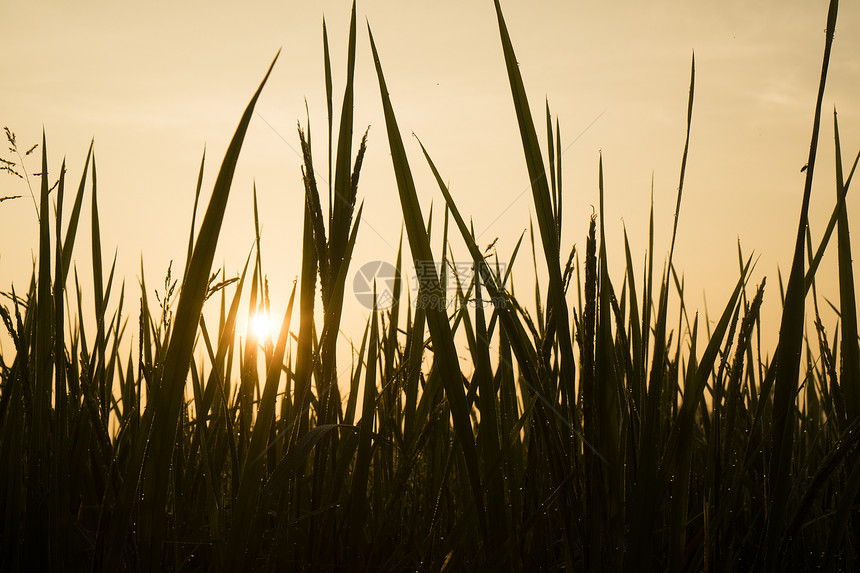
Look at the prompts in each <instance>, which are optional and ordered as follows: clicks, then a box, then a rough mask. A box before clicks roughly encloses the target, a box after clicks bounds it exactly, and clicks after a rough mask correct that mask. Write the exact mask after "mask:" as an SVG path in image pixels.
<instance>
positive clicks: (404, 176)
mask: <svg viewBox="0 0 860 573" xmlns="http://www.w3.org/2000/svg"><path fill="white" fill-rule="evenodd" d="M368 34H369V35H370V47H371V50H372V51H373V61H374V63H375V65H376V75H377V77H378V79H379V91H380V95H381V97H382V107H383V110H384V112H385V126H386V129H387V132H388V143H389V146H390V148H391V158H392V162H393V164H394V174H395V178H396V180H397V190H398V192H399V194H400V206H401V209H402V211H403V220H404V223H405V226H406V235H407V238H408V240H409V247H410V249H411V251H412V259H413V261H415V264H416V265H422V266H426V267H427V268H422V280H423V284H422V285H421V288H422V290H423V293H424V295H425V296H426V297H429V298H425V302H422V303H419V307H423V308H424V309H425V312H426V319H427V326H428V327H429V329H430V337H431V339H432V340H433V353H434V357H435V363H436V364H438V365H439V367H440V368H441V377H442V383H443V384H444V386H445V394H446V396H447V397H448V402H449V403H450V405H451V416H452V418H453V422H454V432H455V435H456V437H457V441H458V442H459V443H460V446H461V450H462V452H463V458H464V461H465V464H466V468H467V471H468V476H469V481H470V484H471V489H472V497H473V501H474V503H475V507H476V508H477V512H478V528H479V531H480V533H481V535H482V537H484V538H486V527H487V523H486V510H485V507H484V499H483V488H482V487H481V478H480V474H479V470H478V458H477V452H476V448H475V441H474V437H473V434H472V424H471V421H470V419H469V413H468V410H467V407H466V399H465V395H464V393H463V385H462V383H461V382H460V380H461V379H462V374H461V372H460V366H459V360H458V358H457V351H456V348H455V347H454V338H453V335H452V333H451V328H450V325H449V323H448V317H447V315H446V314H445V310H444V307H443V304H444V300H445V299H444V296H445V295H444V292H443V290H442V285H441V283H440V282H439V277H438V275H437V274H436V270H435V266H434V264H433V253H432V251H431V249H430V241H429V238H428V236H427V232H426V230H425V229H424V219H423V217H422V215H421V206H420V204H419V202H418V193H417V191H416V190H415V182H414V180H413V179H412V172H411V170H410V168H409V162H408V160H407V158H406V150H405V148H404V147H403V139H402V138H401V136H400V129H399V128H398V127H397V120H396V118H395V116H394V109H393V107H392V105H391V99H390V97H389V95H388V88H387V87H386V85H385V78H384V76H383V74H382V64H381V63H380V60H379V54H378V53H377V50H376V44H375V43H374V41H373V34H372V32H371V31H370V27H369V26H368ZM424 271H426V272H424ZM428 302H429V303H428Z"/></svg>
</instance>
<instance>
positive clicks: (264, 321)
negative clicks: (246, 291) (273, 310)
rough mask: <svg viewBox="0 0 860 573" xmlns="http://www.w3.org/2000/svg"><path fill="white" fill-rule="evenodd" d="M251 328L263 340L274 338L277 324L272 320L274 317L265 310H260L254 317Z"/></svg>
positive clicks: (258, 338)
mask: <svg viewBox="0 0 860 573" xmlns="http://www.w3.org/2000/svg"><path fill="white" fill-rule="evenodd" d="M251 329H252V330H253V332H254V335H255V336H256V337H257V340H259V341H261V342H265V341H270V340H272V338H273V336H274V334H275V325H274V323H273V322H272V317H271V316H269V313H267V312H265V311H260V312H258V313H256V314H255V315H254V316H253V317H252V319H251Z"/></svg>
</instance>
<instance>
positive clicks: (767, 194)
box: [0, 0, 860, 336]
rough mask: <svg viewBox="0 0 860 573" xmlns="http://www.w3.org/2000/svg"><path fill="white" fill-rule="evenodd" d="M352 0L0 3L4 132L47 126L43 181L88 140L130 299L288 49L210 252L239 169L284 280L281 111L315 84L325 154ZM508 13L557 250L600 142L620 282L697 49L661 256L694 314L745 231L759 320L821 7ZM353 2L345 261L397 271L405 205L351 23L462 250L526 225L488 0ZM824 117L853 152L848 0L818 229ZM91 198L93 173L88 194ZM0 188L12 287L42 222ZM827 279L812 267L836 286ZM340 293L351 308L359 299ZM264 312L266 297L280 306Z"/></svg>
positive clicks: (236, 239) (814, 82)
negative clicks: (434, 170) (684, 161)
mask: <svg viewBox="0 0 860 573" xmlns="http://www.w3.org/2000/svg"><path fill="white" fill-rule="evenodd" d="M350 5H351V2H348V1H346V0H340V1H325V2H315V3H313V2H307V3H298V2H291V1H281V2H249V3H246V4H242V5H240V4H237V3H235V2H229V3H228V2H221V1H219V2H202V1H194V2H176V3H174V2H154V3H140V4H134V5H133V4H130V3H115V2H80V3H60V2H17V3H4V5H3V7H2V8H0V46H2V48H3V54H4V56H3V72H4V73H3V77H4V79H3V89H2V90H0V121H2V123H3V125H6V126H8V127H9V128H11V129H12V130H14V131H15V132H16V133H17V136H18V140H19V143H20V144H21V145H22V146H23V147H25V148H26V147H29V146H30V145H31V144H33V143H36V142H38V141H40V139H41V130H42V127H43V126H44V128H45V130H46V132H47V137H48V152H49V170H51V171H53V172H54V174H56V172H57V170H58V169H59V165H60V163H61V161H62V158H63V157H65V158H66V160H67V166H68V178H69V182H70V183H71V185H70V189H73V188H75V187H76V185H77V181H78V179H79V177H80V173H81V169H82V167H83V162H84V159H85V157H86V152H87V148H88V145H89V142H90V140H91V139H93V138H94V140H95V153H96V158H97V168H98V193H99V209H100V215H101V226H102V248H103V251H104V253H105V257H106V258H110V257H112V255H113V253H114V250H116V251H117V253H118V254H117V268H118V274H119V276H121V277H125V279H126V281H127V283H128V284H127V288H128V289H130V291H131V293H134V292H135V290H136V285H137V277H138V276H139V274H140V272H139V268H140V257H141V255H142V256H143V258H144V265H145V269H146V274H147V276H146V278H147V283H148V285H149V286H150V288H152V287H155V286H157V285H159V284H160V281H161V278H162V277H163V276H164V272H165V270H166V268H167V265H168V261H170V260H171V259H175V260H176V262H175V263H174V265H175V266H178V267H180V268H181V265H182V264H183V263H184V253H185V244H186V241H187V237H188V226H189V222H190V217H191V207H192V202H193V194H194V185H195V182H196V178H197V171H198V167H199V162H200V157H201V154H202V152H203V147H204V144H205V145H206V149H207V169H206V174H205V177H204V185H203V189H204V200H205V198H206V197H207V196H208V192H209V191H211V186H212V184H213V182H214V179H215V174H216V173H217V166H218V165H219V164H220V161H221V158H222V157H223V153H224V151H225V149H226V146H227V143H228V142H229V139H230V137H231V136H232V134H233V131H234V129H235V126H236V124H237V123H238V120H239V118H240V116H241V113H242V111H243V109H244V107H245V105H246V104H247V102H248V100H249V99H250V97H251V95H252V94H253V91H254V89H255V88H256V87H257V85H258V84H259V81H260V80H261V78H262V76H263V74H264V72H265V70H266V68H267V66H268V65H269V63H270V62H271V60H272V58H273V57H274V55H275V53H276V52H277V50H278V49H279V48H282V53H281V56H280V58H279V61H278V63H277V65H276V67H275V69H274V71H273V75H272V77H271V79H270V81H269V83H268V85H267V86H266V88H265V91H264V92H263V95H262V97H261V99H260V101H259V103H258V105H257V113H256V115H255V117H254V119H253V120H252V122H251V126H250V129H249V131H248V135H247V138H246V143H245V147H244V148H243V152H242V157H241V159H240V163H239V168H238V170H237V172H236V176H235V179H234V184H233V192H232V195H231V200H230V201H231V202H230V205H229V207H228V214H227V219H226V221H225V229H224V232H223V233H222V239H221V243H220V245H219V249H220V251H219V253H220V254H219V255H218V258H216V261H224V262H225V264H226V268H227V270H228V274H234V273H235V272H236V271H237V270H241V265H242V264H243V263H244V260H245V257H246V255H247V253H248V251H249V249H250V247H251V245H252V240H253V211H252V203H251V197H252V184H253V182H254V181H256V186H257V192H258V198H259V203H260V208H261V218H262V225H263V246H262V251H263V253H262V254H263V262H264V266H265V267H266V272H267V274H268V276H269V280H270V283H271V285H272V287H273V288H274V289H276V290H278V291H281V292H283V291H288V290H289V288H291V286H292V280H293V278H294V277H295V276H296V275H297V274H298V272H299V260H298V256H299V253H300V247H299V245H300V240H301V220H302V219H301V208H302V193H303V191H302V186H301V174H300V170H299V166H300V158H299V156H298V154H297V153H296V149H298V138H297V135H296V121H297V120H301V121H302V123H304V121H305V104H304V100H305V98H307V102H308V107H309V110H310V116H311V129H312V133H313V138H314V147H315V153H316V157H317V163H318V165H322V164H324V157H325V140H326V116H325V99H324V81H323V63H322V62H323V56H322V53H323V52H322V30H321V24H322V19H323V16H325V18H326V22H327V26H328V33H329V41H330V46H331V50H332V63H333V70H334V91H335V100H336V103H335V113H336V114H337V113H338V110H339V108H340V105H339V102H338V101H337V100H339V98H340V97H341V95H342V93H343V91H342V90H343V82H344V76H345V55H346V38H347V29H348V22H349V10H350ZM502 8H503V10H504V13H505V17H506V19H507V23H508V28H509V30H510V33H511V36H512V40H513V43H514V47H515V49H516V52H517V56H518V60H519V62H520V68H521V71H522V73H523V76H524V79H525V83H526V89H527V90H528V93H529V97H530V102H531V105H532V108H533V110H534V114H535V117H536V118H538V119H539V120H541V122H542V118H543V117H544V116H543V114H544V105H545V98H548V99H549V103H550V106H551V108H552V111H553V114H554V115H558V116H559V120H560V122H561V130H562V139H563V145H564V147H565V154H564V185H565V202H564V205H565V221H566V223H565V229H564V235H563V241H562V250H563V252H564V253H567V252H568V251H569V249H570V247H571V245H572V244H573V243H576V244H577V245H582V246H583V247H584V243H585V234H586V231H587V224H588V217H589V215H590V213H591V205H596V204H597V201H598V199H597V166H598V153H599V151H601V150H602V153H603V159H604V169H605V188H606V224H607V229H606V236H607V240H608V243H609V249H610V272H611V273H612V276H613V280H615V281H618V282H619V286H620V281H621V280H622V275H623V271H624V267H623V254H622V251H621V250H620V249H621V248H622V245H623V243H622V240H623V236H622V220H623V222H624V224H626V226H627V231H628V234H629V237H630V241H631V248H632V251H633V257H634V261H637V263H636V264H637V265H639V266H640V267H641V262H642V260H643V257H644V253H645V250H646V248H647V237H648V209H649V194H650V188H651V179H652V174H653V178H654V203H655V218H656V225H657V232H656V237H655V264H656V273H659V271H660V268H662V262H663V260H664V258H665V256H666V253H667V252H668V242H669V237H670V233H671V224H672V212H673V210H674V205H675V197H676V195H675V193H676V190H677V185H678V171H679V166H680V160H681V152H682V149H683V143H684V129H685V119H686V117H685V116H686V101H687V94H688V87H689V76H690V60H691V55H692V53H693V51H695V58H696V99H695V104H694V110H693V123H692V135H691V148H690V158H689V162H688V171H687V177H686V185H685V194H684V199H683V204H682V207H681V218H680V223H679V228H678V245H677V247H676V254H675V263H676V265H677V267H678V269H679V270H682V271H683V272H684V274H685V280H686V288H687V304H688V306H690V307H692V309H699V310H700V311H703V310H704V301H703V294H702V293H703V292H704V291H706V292H707V301H708V304H709V311H710V318H711V320H715V319H716V317H717V315H718V313H719V312H720V310H721V305H722V304H723V302H724V301H725V299H726V298H727V296H728V294H729V292H730V290H731V288H732V286H733V284H734V282H735V281H736V277H737V241H738V239H740V241H741V242H742V246H743V249H744V253H746V254H748V253H750V252H752V251H755V252H756V253H758V254H760V255H761V258H760V259H759V262H758V266H757V267H756V271H755V273H754V275H753V279H752V282H753V283H758V282H760V281H761V278H762V277H763V276H767V278H768V285H769V288H768V292H767V293H766V297H765V300H766V301H769V304H770V305H771V309H772V310H771V313H773V312H774V311H773V308H775V307H778V304H779V290H778V279H777V272H776V271H777V265H779V266H780V267H781V268H782V270H783V274H784V275H785V274H787V271H788V267H789V265H790V255H791V251H792V249H793V239H794V235H795V233H796V228H797V217H798V213H799V208H800V199H801V194H802V189H803V180H804V179H803V178H804V175H803V174H802V173H801V172H800V168H801V167H802V166H803V165H804V163H805V162H806V157H807V154H808V150H809V136H810V131H811V125H812V116H813V109H814V103H815V95H816V91H817V86H818V78H819V73H820V66H821V58H822V52H823V46H824V27H825V20H826V12H827V2H825V1H823V0H819V1H815V2H807V1H803V2H801V1H788V2H776V1H759V2H751V3H748V2H736V1H732V2H723V3H704V2H686V3H680V2H668V1H658V2H647V3H645V2H643V3H639V2H603V3H597V2H562V1H553V2H529V3H526V2H519V1H517V2H514V1H507V2H503V3H502ZM357 11H358V22H359V26H358V53H357V70H356V96H355V97H356V108H355V128H356V132H357V134H358V135H357V137H356V144H357V141H358V137H359V136H360V133H361V132H362V131H363V129H364V127H365V126H367V125H370V126H371V128H370V135H369V148H368V153H367V157H366V160H365V167H364V170H363V173H362V178H361V183H360V186H359V197H360V198H363V199H364V200H365V210H364V218H363V221H362V227H361V230H360V231H359V239H358V246H357V250H356V254H355V258H354V261H353V265H352V267H353V269H357V268H358V267H359V266H360V265H361V264H363V263H365V262H368V261H372V260H377V259H381V260H386V261H390V262H393V261H394V258H395V256H396V250H397V237H398V234H399V232H400V222H401V219H402V218H401V215H400V211H399V204H398V202H397V191H396V187H395V183H394V176H393V171H392V168H391V163H390V158H389V152H388V143H387V141H386V137H385V126H384V122H383V120H382V112H381V104H380V100H379V90H378V85H377V80H376V77H375V73H374V71H373V65H372V60H371V57H370V49H369V43H368V39H367V30H366V26H365V22H369V23H370V25H371V26H372V29H373V33H374V37H375V40H376V43H377V47H378V48H379V50H380V57H381V60H382V65H383V68H384V70H385V74H386V79H387V82H388V86H389V89H390V92H391V97H392V101H393V104H394V106H395V111H396V113H397V116H398V121H399V124H400V127H401V129H402V130H403V132H404V136H406V135H408V134H409V133H410V132H413V131H414V132H415V133H416V134H417V135H418V136H419V137H421V139H422V141H423V142H424V144H425V145H426V146H427V148H428V151H429V152H430V153H431V155H432V156H433V157H434V161H435V162H436V165H437V166H438V167H439V169H440V170H441V172H442V174H443V176H444V177H445V178H446V179H448V180H449V181H450V187H451V190H452V193H453V195H454V198H455V199H456V200H457V201H458V204H459V207H460V209H461V211H462V212H464V213H465V214H470V215H471V216H472V217H473V220H474V224H475V228H476V231H477V232H478V233H479V234H480V237H479V242H483V243H490V242H491V241H493V239H494V238H496V237H499V241H498V243H497V245H496V247H497V249H498V252H499V257H500V258H501V259H504V258H505V257H507V256H508V253H510V251H511V250H512V249H513V247H514V245H515V243H516V241H517V239H518V237H519V235H520V233H521V232H522V231H523V230H524V229H527V228H528V225H529V217H530V213H532V212H533V207H532V203H531V194H530V192H529V191H528V183H529V182H528V176H527V173H526V169H525V162H524V160H523V157H522V150H521V144H520V141H519V133H518V130H517V126H516V119H515V115H514V111H513V106H512V103H511V96H510V90H509V87H508V82H507V77H506V73H505V67H504V59H503V57H502V53H501V46H500V42H499V35H498V26H497V23H496V18H495V13H494V9H493V3H492V2H490V1H489V0H485V1H481V2H475V1H471V0H470V1H468V2H466V1H463V0H460V1H449V0H441V1H437V2H421V3H418V2H410V1H407V2H391V1H389V2H382V1H371V0H365V1H363V2H360V3H359V4H358V9H357ZM834 105H836V106H837V107H838V110H839V119H840V133H841V135H842V146H843V154H844V156H845V159H844V160H845V161H846V162H848V161H850V160H852V159H853V157H854V155H855V154H856V152H857V149H858V145H860V6H858V4H857V3H856V2H844V1H843V3H842V6H841V7H840V14H839V24H838V26H837V32H836V41H835V44H834V51H833V56H832V60H831V67H830V74H829V81H828V90H827V92H826V95H825V104H824V116H823V122H822V124H823V127H822V134H821V145H820V148H819V163H818V166H817V168H816V172H815V173H816V177H815V187H814V189H813V203H812V211H811V218H810V226H811V229H812V235H813V241H817V239H818V237H820V235H821V233H822V231H823V228H824V226H825V224H826V221H827V219H828V217H829V214H830V210H831V209H832V207H833V205H834V202H835V185H834V168H833V127H832V125H833V116H832V112H833V107H834ZM336 123H337V119H335V124H336ZM540 125H541V126H542V125H543V123H540ZM539 133H542V132H541V131H540V129H539ZM406 139H407V146H408V147H407V151H408V153H410V159H411V165H412V169H413V171H414V172H415V176H416V179H417V185H418V190H419V195H420V197H421V198H422V201H423V203H424V205H425V216H426V214H427V212H426V209H427V207H429V204H430V202H431V201H433V203H434V204H435V205H436V206H437V213H438V212H439V209H438V207H440V206H441V205H442V198H441V196H440V194H439V193H438V191H437V189H436V187H435V184H434V183H433V181H432V179H431V176H430V173H429V170H428V169H427V167H426V165H425V164H424V162H423V159H422V158H421V155H420V150H419V149H418V146H417V143H416V142H415V141H414V140H410V139H409V138H406ZM7 156H8V154H4V155H3V157H7ZM30 159H32V161H31V162H30V163H29V164H27V165H28V168H29V169H30V171H31V172H33V171H38V170H39V163H38V158H37V157H32V158H30ZM53 179H54V175H52V177H51V180H52V181H53ZM89 193H90V191H89V187H88V190H87V196H86V203H85V204H87V205H88V202H89V197H90V196H89ZM5 195H24V197H23V198H22V199H18V200H15V201H6V202H3V203H2V204H0V290H8V287H9V285H10V283H12V282H14V283H15V285H16V288H17V289H18V291H19V292H20V291H22V290H24V289H25V288H26V285H27V282H28V280H29V276H30V266H31V261H32V259H33V257H34V252H35V248H36V247H37V222H36V217H35V212H34V208H33V205H32V201H31V200H30V198H29V191H28V190H27V188H26V185H24V184H23V183H22V182H21V181H19V180H18V179H15V178H13V177H11V176H8V175H7V174H0V196H5ZM858 206H860V199H858V198H857V197H856V193H852V194H849V198H848V209H849V216H854V221H853V222H855V225H860V219H858V218H857V217H856V214H860V209H858ZM438 219H439V218H437V221H438ZM89 224H90V222H89V209H88V207H87V208H86V209H85V214H84V216H83V217H82V220H81V227H80V229H81V231H80V232H79V239H78V243H77V248H76V260H77V263H78V270H79V273H80V275H81V276H82V277H83V276H89V275H90V272H91V271H90V267H89V265H90V262H89V261H90V258H89V248H90V246H89V232H88V231H89ZM439 229H440V231H441V227H440V228H439ZM438 234H439V231H437V232H436V236H437V237H438ZM436 243H438V240H437V241H436ZM437 246H438V245H437ZM854 250H855V252H857V251H858V250H860V245H857V244H855V245H854ZM527 251H529V250H528V249H526V250H524V251H522V252H521V254H520V259H519V262H518V267H519V269H520V271H521V272H522V274H521V275H520V278H519V279H518V281H519V282H518V283H517V284H518V286H519V288H520V289H522V290H527V289H528V288H529V287H530V281H532V280H533V278H531V275H530V269H531V261H530V254H529V255H528V256H526V253H527ZM613 253H615V254H614V255H613ZM539 258H542V257H540V256H539ZM830 258H831V260H832V258H833V257H830ZM105 264H106V265H109V264H110V262H109V261H106V262H105ZM833 268H834V267H833V266H832V265H831V266H829V267H827V266H826V267H825V268H824V269H822V273H829V276H827V277H825V278H826V279H827V280H828V281H830V280H831V277H833V276H834V272H835V271H834V270H833ZM105 272H106V273H107V270H106V271H105ZM855 274H860V273H858V271H855ZM637 278H638V277H637ZM348 284H349V283H348ZM544 292H545V291H544ZM829 292H830V295H831V296H833V295H834V294H835V291H833V290H831V291H829ZM131 296H136V294H132V295H131ZM283 296H284V297H285V296H286V295H283ZM347 296H350V295H349V294H348V295H347ZM526 300H531V299H530V298H527V299H526ZM351 302H352V301H349V303H348V304H347V307H348V308H350V307H353V308H352V309H351V310H348V312H347V317H346V318H345V320H349V313H353V314H354V317H361V316H362V315H363V313H364V312H366V311H365V310H364V309H362V308H360V305H355V304H350V303H351ZM277 305H280V308H281V309H282V308H283V306H284V305H285V302H283V301H281V302H277V301H276V306H277ZM529 306H530V305H529ZM354 307H358V308H354ZM692 309H691V310H692ZM133 312H134V314H136V311H133ZM355 336H360V332H358V333H356V334H355Z"/></svg>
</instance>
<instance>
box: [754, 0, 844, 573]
mask: <svg viewBox="0 0 860 573" xmlns="http://www.w3.org/2000/svg"><path fill="white" fill-rule="evenodd" d="M838 6H839V2H838V0H831V1H830V7H829V9H828V13H827V33H826V39H825V44H824V60H823V62H822V65H821V79H820V81H819V85H818V97H817V99H816V102H815V115H814V119H813V124H812V138H811V141H810V145H809V159H808V161H807V166H808V167H807V170H806V181H805V183H804V188H803V202H802V205H801V208H800V221H799V222H798V229H797V239H796V241H795V248H794V257H793V260H792V264H791V272H790V274H789V279H788V286H787V287H786V292H785V304H784V306H783V312H782V320H781V322H780V327H779V342H778V344H779V347H778V349H777V355H776V364H777V370H776V379H775V381H774V395H773V441H772V444H773V450H772V452H773V453H772V457H771V460H770V468H769V472H768V481H769V483H770V486H771V497H770V500H769V502H770V503H769V512H768V518H767V533H766V540H765V543H766V546H765V570H766V571H775V570H776V569H777V568H778V566H779V562H780V555H779V553H778V550H779V542H780V539H781V537H782V533H783V531H784V529H785V526H786V523H785V518H786V516H785V504H786V501H787V499H788V495H789V492H790V488H791V481H790V474H791V458H792V444H793V442H794V436H793V435H794V426H795V423H794V420H795V416H796V409H795V404H794V402H795V398H796V394H797V384H798V376H799V371H800V355H801V347H802V345H803V318H804V308H805V298H806V295H805V288H804V287H805V285H804V246H805V245H804V233H805V230H806V227H807V222H808V218H809V201H810V196H811V194H812V175H813V172H814V169H815V157H816V153H817V151H818V133H819V128H820V125H821V105H822V100H823V99H824V87H825V84H826V81H827V69H828V66H829V63H830V50H831V47H832V45H833V34H834V32H835V29H836V15H837V12H838Z"/></svg>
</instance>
